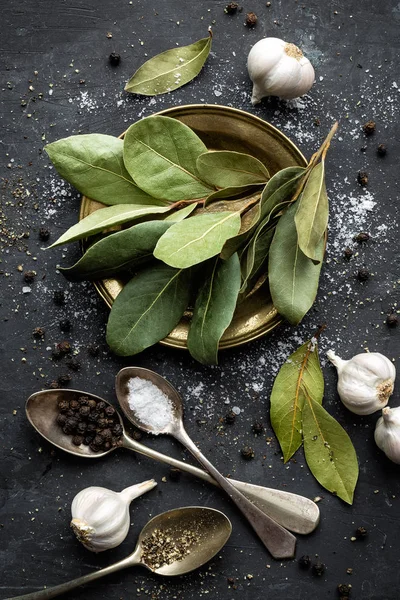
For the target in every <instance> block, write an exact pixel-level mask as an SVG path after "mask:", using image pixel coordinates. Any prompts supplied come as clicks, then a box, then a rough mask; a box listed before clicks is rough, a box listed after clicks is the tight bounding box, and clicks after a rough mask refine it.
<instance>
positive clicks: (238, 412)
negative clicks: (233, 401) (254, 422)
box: [232, 406, 241, 415]
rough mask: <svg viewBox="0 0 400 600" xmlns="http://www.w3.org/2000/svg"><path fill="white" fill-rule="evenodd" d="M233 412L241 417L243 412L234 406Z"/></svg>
mask: <svg viewBox="0 0 400 600" xmlns="http://www.w3.org/2000/svg"><path fill="white" fill-rule="evenodd" d="M232 412H233V413H234V414H235V415H240V413H241V410H240V408H239V407H238V406H234V407H233V408H232Z"/></svg>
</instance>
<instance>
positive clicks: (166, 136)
mask: <svg viewBox="0 0 400 600" xmlns="http://www.w3.org/2000/svg"><path fill="white" fill-rule="evenodd" d="M206 151H207V148H206V146H205V145H204V144H203V142H202V141H201V139H200V138H199V137H198V136H197V135H196V134H195V133H194V131H192V130H191V129H190V128H189V127H187V125H184V123H181V122H180V121H178V120H177V119H172V118H171V117H161V116H152V117H146V118H145V119H142V120H141V121H137V122H136V123H134V124H133V125H131V126H130V127H129V129H128V130H127V132H126V134H125V137H124V162H125V167H126V169H127V170H128V172H129V173H130V175H131V177H132V179H134V180H135V181H136V183H137V184H138V185H139V186H140V187H141V189H143V190H145V191H146V192H147V193H148V194H150V195H151V196H154V197H155V198H160V199H164V200H165V199H166V200H170V201H178V200H193V199H197V198H205V197H207V196H208V195H209V194H210V193H211V192H212V191H213V188H212V186H209V185H208V184H206V183H204V182H203V181H201V178H200V177H199V174H198V171H197V167H196V161H197V158H198V157H199V156H200V154H203V153H204V152H206Z"/></svg>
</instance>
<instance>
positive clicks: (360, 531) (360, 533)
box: [355, 527, 368, 539]
mask: <svg viewBox="0 0 400 600" xmlns="http://www.w3.org/2000/svg"><path fill="white" fill-rule="evenodd" d="M367 535H368V531H367V530H366V529H365V527H357V529H356V532H355V536H356V538H357V539H361V538H365V537H367Z"/></svg>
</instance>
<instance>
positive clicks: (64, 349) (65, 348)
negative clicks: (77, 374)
mask: <svg viewBox="0 0 400 600" xmlns="http://www.w3.org/2000/svg"><path fill="white" fill-rule="evenodd" d="M57 348H58V350H59V351H60V352H61V354H68V353H69V352H71V344H70V343H69V342H67V341H64V342H60V343H59V344H57Z"/></svg>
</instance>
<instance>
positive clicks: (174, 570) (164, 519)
mask: <svg viewBox="0 0 400 600" xmlns="http://www.w3.org/2000/svg"><path fill="white" fill-rule="evenodd" d="M231 532H232V525H231V522H230V521H229V519H228V517H227V516H226V515H224V513H222V512H220V511H219V510H215V509H214V508H205V507H201V506H186V507H183V508H175V509H174V510H169V511H167V512H164V513H162V514H161V515H157V516H156V517H154V518H153V519H151V521H149V522H148V523H147V525H145V526H144V527H143V529H142V531H141V532H140V535H139V539H138V541H137V544H136V548H135V550H134V551H133V552H132V554H130V555H129V556H127V557H126V558H124V559H123V560H120V561H118V562H116V563H114V564H112V565H110V566H109V567H105V568H104V569H100V570H99V571H94V572H93V573H89V574H88V575H83V577H78V578H77V579H73V580H72V581H67V582H66V583H62V584H61V585H57V586H55V587H53V588H47V589H44V590H40V591H38V592H32V593H30V594H24V595H23V596H15V597H14V598H7V599H6V600H42V599H43V600H44V599H45V598H46V599H48V598H55V597H56V596H59V595H60V594H65V593H66V592H69V591H71V590H73V589H75V588H77V587H79V586H80V585H84V584H85V583H89V581H94V580H95V579H100V577H104V575H109V574H110V573H115V572H116V571H120V570H121V569H126V568H127V567H134V566H137V565H141V566H143V567H147V568H148V569H149V571H152V572H153V573H157V574H158V575H167V576H169V577H170V576H172V575H184V574H185V573H189V572H190V571H194V569H198V568H199V567H201V566H202V565H204V563H206V562H208V561H209V560H210V559H211V558H212V557H213V556H215V555H216V554H217V553H218V552H219V551H220V550H221V548H222V547H223V546H224V545H225V544H226V542H227V541H228V539H229V536H230V535H231ZM165 536H168V538H170V539H172V542H166V541H165ZM187 539H188V540H189V541H188V542H187V550H188V552H187V553H186V554H185V555H184V556H183V557H182V558H180V557H179V558H178V559H176V560H173V561H172V558H171V557H172V555H175V554H178V555H179V550H178V546H181V545H182V543H184V544H185V545H186V542H185V540H187ZM154 541H155V542H156V544H157V549H154ZM150 545H152V546H153V548H152V549H151V550H150V551H149V550H148V547H149V546H150ZM167 550H168V552H167ZM168 555H169V557H168ZM170 561H171V562H170ZM168 563H169V564H168ZM158 564H159V566H158Z"/></svg>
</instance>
